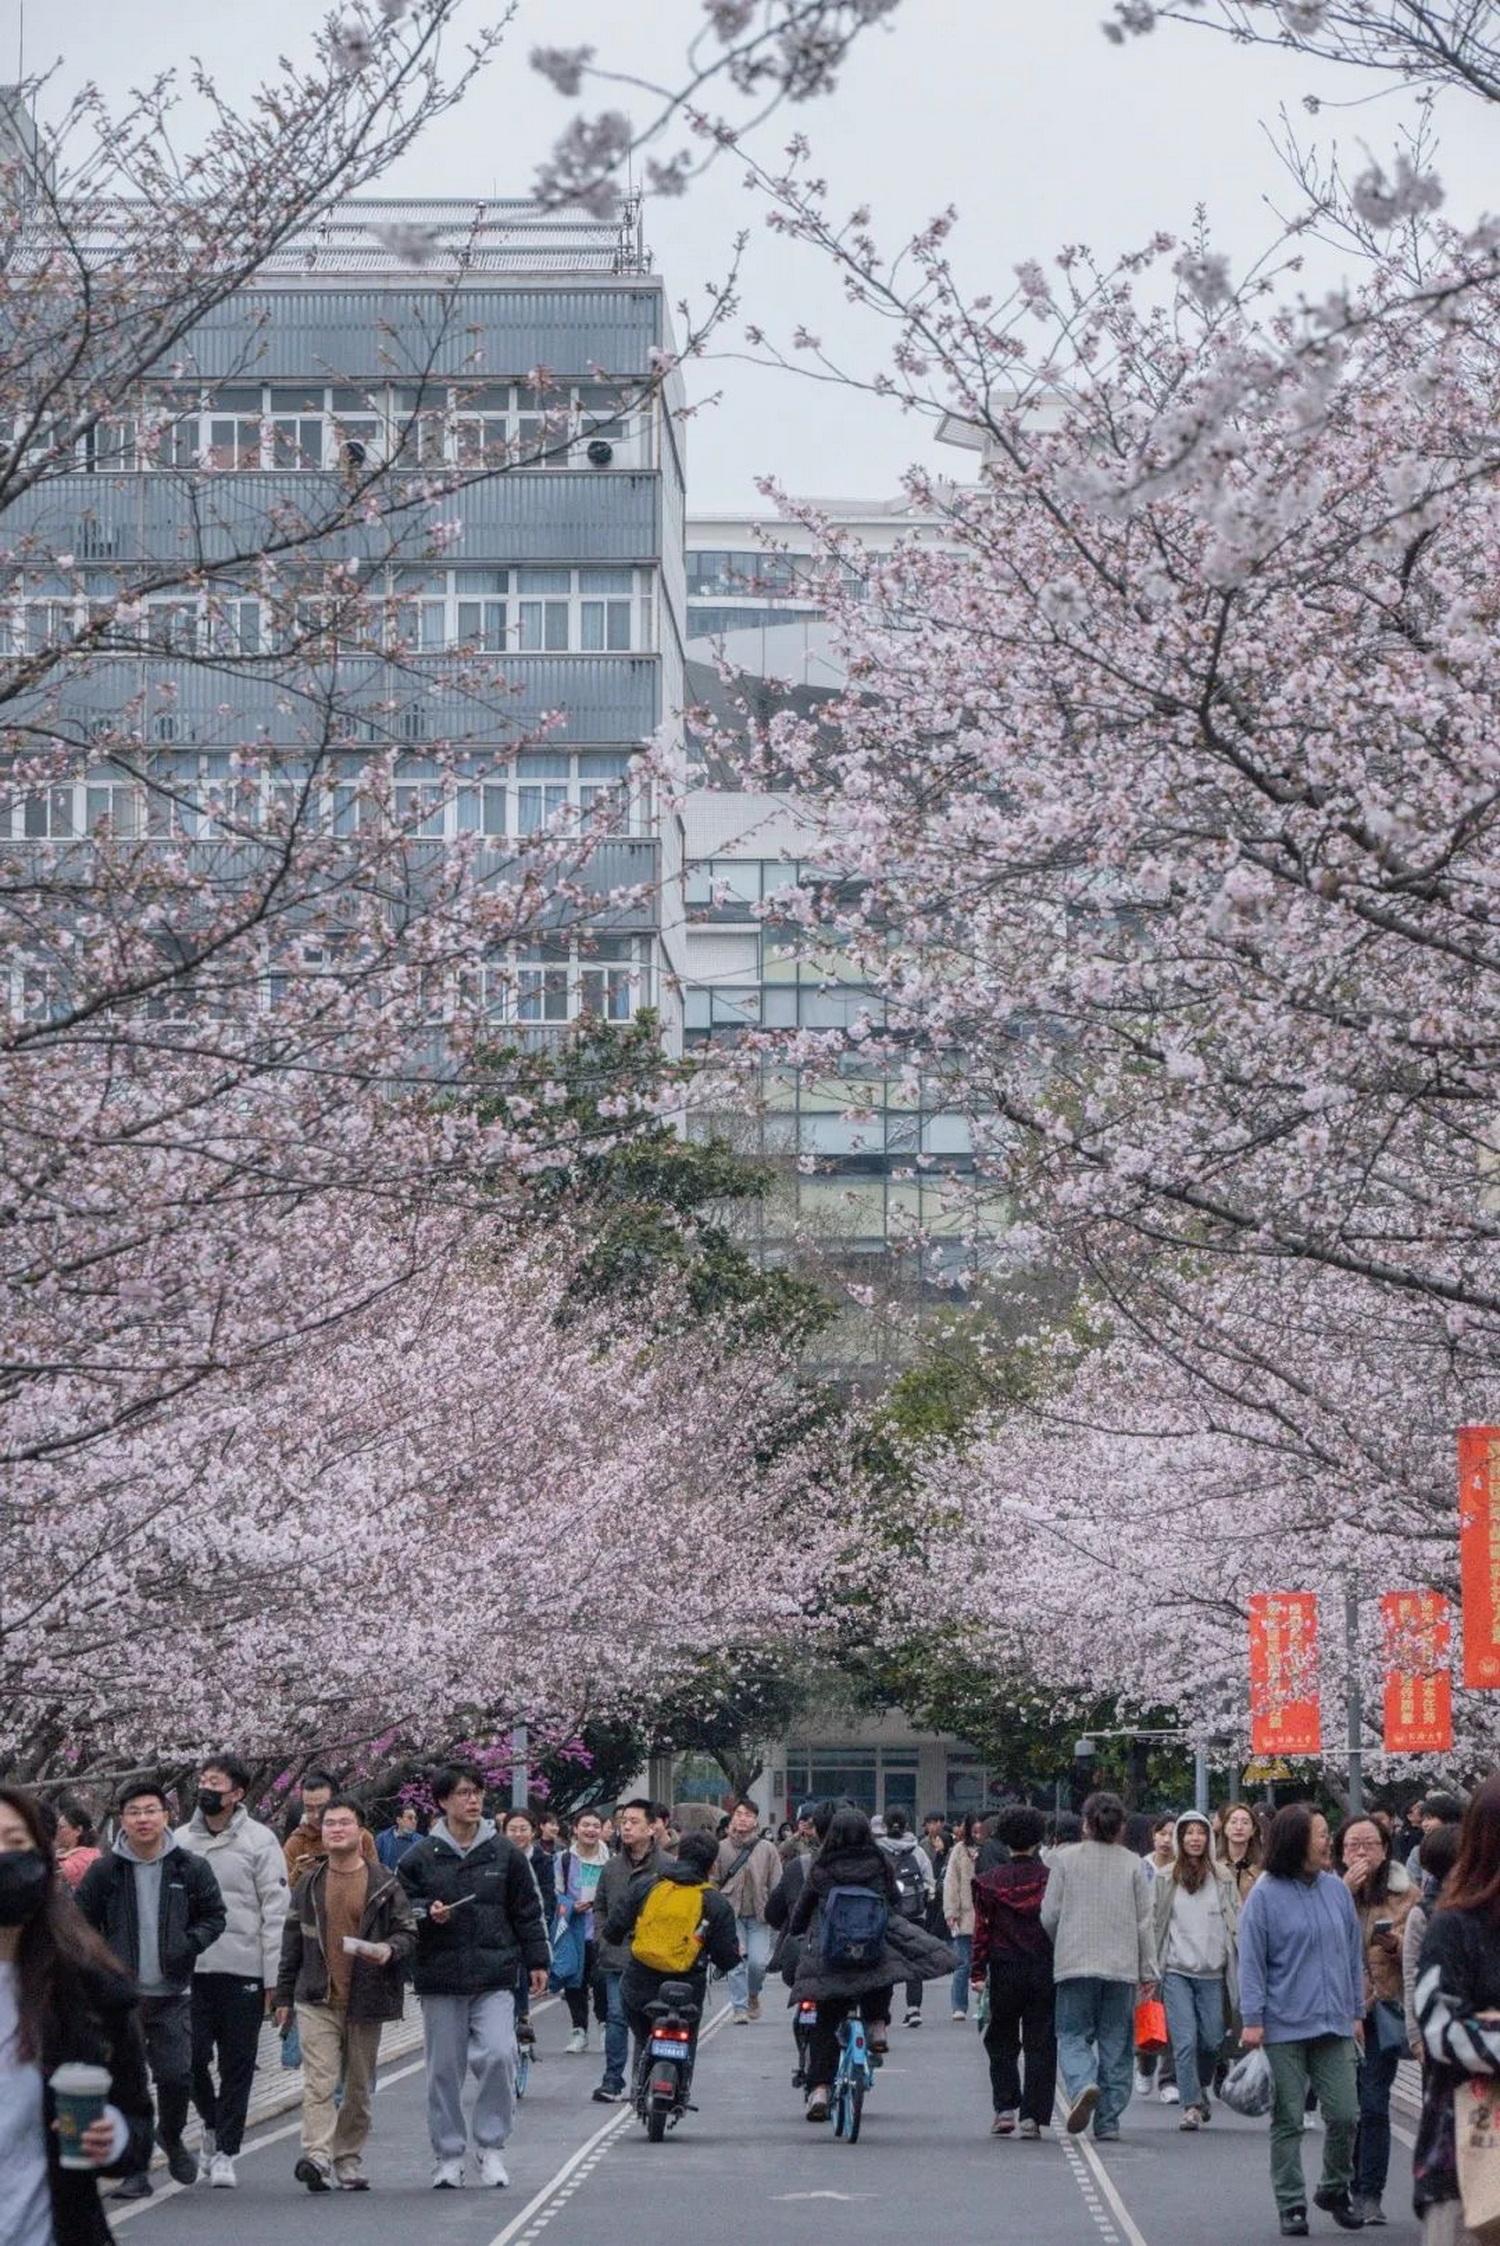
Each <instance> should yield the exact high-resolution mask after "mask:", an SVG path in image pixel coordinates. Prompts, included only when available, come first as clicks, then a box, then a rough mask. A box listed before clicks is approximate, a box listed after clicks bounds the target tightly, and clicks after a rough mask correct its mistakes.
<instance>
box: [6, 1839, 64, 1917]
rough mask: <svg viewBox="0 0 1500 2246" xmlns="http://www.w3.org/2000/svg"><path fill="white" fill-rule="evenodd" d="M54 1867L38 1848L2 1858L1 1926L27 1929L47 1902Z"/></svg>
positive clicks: (17, 1850) (8, 1852) (8, 1853)
mask: <svg viewBox="0 0 1500 2246" xmlns="http://www.w3.org/2000/svg"><path fill="white" fill-rule="evenodd" d="M51 1882H52V1866H51V1865H50V1864H49V1863H48V1861H47V1859H46V1857H45V1856H44V1855H43V1854H42V1853H41V1850H40V1849H36V1848H12V1849H8V1850H6V1851H5V1852H4V1853H3V1854H0V1926H25V1925H26V1924H27V1923H28V1922H29V1921H30V1920H31V1919H34V1918H35V1917H36V1914H37V1912H38V1911H39V1910H40V1909H41V1907H42V1905H43V1903H44V1902H45V1901H46V1899H47V1889H48V1887H49V1886H50V1885H51Z"/></svg>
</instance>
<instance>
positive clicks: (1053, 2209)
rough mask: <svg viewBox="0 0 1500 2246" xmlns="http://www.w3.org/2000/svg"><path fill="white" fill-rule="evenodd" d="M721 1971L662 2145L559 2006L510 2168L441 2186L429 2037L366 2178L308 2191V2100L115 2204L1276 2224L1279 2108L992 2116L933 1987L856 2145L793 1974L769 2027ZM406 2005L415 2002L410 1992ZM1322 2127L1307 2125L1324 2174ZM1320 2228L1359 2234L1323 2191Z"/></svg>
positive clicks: (335, 2222)
mask: <svg viewBox="0 0 1500 2246" xmlns="http://www.w3.org/2000/svg"><path fill="white" fill-rule="evenodd" d="M721 1994H722V1992H715V1995H714V1997H713V1999H712V2001H711V2005H710V2021H709V2029H708V2032H707V2036H706V2039H705V2044H704V2048H703V2051H702V2057H701V2060H700V2064H699V2068H698V2074H697V2080H696V2084H695V2097H696V2100H697V2103H698V2105H699V2108H700V2110H699V2111H698V2112H697V2113H693V2114H690V2115H689V2116H688V2117H687V2119H686V2121H685V2122H684V2123H683V2125H682V2127H681V2128H680V2129H678V2130H677V2131H676V2132H674V2133H673V2134H672V2135H671V2136H669V2137H668V2138H667V2140H666V2142H665V2143H663V2144H660V2145H651V2144H648V2143H647V2142H646V2139H645V2134H644V2132H643V2130H642V2129H641V2127H640V2124H639V2123H638V2122H637V2121H636V2120H635V2119H634V2116H633V2115H631V2114H630V2112H629V2111H628V2109H627V2108H624V2107H618V2106H616V2107H611V2106H596V2105H594V2104H593V2103H592V2102H591V2100H590V2097H589V2093H590V2091H591V2090H592V2089H593V2087H594V2085H595V2083H596V2082H597V2081H598V2079H599V2066H600V2059H599V2051H598V2048H597V2030H596V2031H595V2043H594V2047H593V2048H591V2050H590V2051H589V2053H588V2054H587V2056H585V2057H582V2058H568V2057H566V2056H564V2054H563V2049H562V2046H563V2042H564V2039H565V2035H566V2025H567V2023H566V2020H565V2018H564V2016H563V2013H562V2008H561V2006H559V2005H548V2006H547V2007H545V2008H544V2010H543V2012H542V2013H541V2015H540V2017H539V2018H538V2021H537V2029H538V2037H539V2041H540V2044H541V2048H542V2051H543V2054H544V2056H543V2060H542V2063H541V2064H540V2065H539V2066H537V2067H536V2068H535V2069H534V2070H533V2074H532V2080H531V2089H530V2091H529V2092H528V2095H527V2098H526V2101H525V2103H524V2105H523V2106H522V2108H521V2111H520V2115H519V2118H518V2121H517V2126H516V2130H515V2134H514V2136H513V2137H512V2139H511V2142H510V2145H509V2147H508V2148H507V2153H506V2158H507V2161H508V2163H509V2167H510V2176H511V2182H510V2188H509V2189H508V2190H505V2191H497V2190H488V2191H486V2190H481V2189H480V2188H479V2187H478V2186H477V2185H470V2186H469V2187H468V2188H466V2189H465V2190H463V2191H455V2192H434V2191H433V2190H432V2189H431V2187H430V2166H431V2163H430V2157H429V2153H428V2146H427V2136H426V2130H425V2127H424V2120H423V2080H422V2062H421V2057H420V2054H416V2055H410V2056H405V2057H401V2058H398V2059H396V2060H394V2061H393V2062H392V2063H391V2065H390V2066H389V2067H388V2068H387V2069H384V2070H383V2080H382V2083H381V2088H380V2093H379V2096H378V2097H377V2099H376V2104H375V2126H374V2130H373V2132H372V2135H371V2139H370V2144H369V2148H368V2151H367V2155H366V2168H367V2172H368V2173H369V2176H370V2179H371V2184H372V2187H373V2188H372V2189H371V2191H370V2192H368V2193H358V2194H355V2193H329V2194H327V2195H326V2196H319V2197H317V2198H316V2199H315V2200H314V2199H312V2197H311V2195H310V2194H309V2193H308V2192H306V2191H305V2190H304V2189H303V2187H302V2186H301V2185H300V2184H298V2183H296V2182H295V2181H294V2179H293V2176H292V2163H293V2161H294V2160H295V2158H296V2156H297V2149H298V2145H297V2118H296V2115H295V2114H292V2113H288V2114H285V2115H283V2116H281V2117H279V2118H278V2119H276V2120H273V2121H271V2122H269V2123H266V2124H264V2125H262V2126H261V2127H260V2128H259V2129H256V2130H253V2131H252V2132H251V2134H250V2136H249V2137H248V2138H247V2141H246V2146H245V2150H244V2152H243V2154H242V2155H241V2158H240V2161H239V2164H238V2171H239V2179H240V2180H239V2188H238V2189H237V2190H235V2191H233V2192H228V2191H210V2190H209V2189H208V2188H207V2187H206V2186H202V2185H200V2186H197V2187H196V2188H195V2189H193V2190H191V2191H179V2190H177V2189H176V2188H175V2187H173V2186H171V2185H170V2184H168V2183H167V2182H166V2180H165V2178H164V2177H163V2176H162V2174H161V2171H160V2170H159V2169H158V2170H157V2172H156V2174H157V2191H156V2196H155V2197H154V2198H153V2199H151V2200H149V2201H146V2202H143V2203H140V2204H139V2205H137V2206H133V2207H129V2208H123V2209H113V2208H112V2209H111V2210H110V2212H111V2215H112V2217H113V2219H114V2220H115V2222H116V2224H117V2226H118V2230H119V2235H120V2237H121V2239H122V2240H124V2241H126V2242H127V2246H205V2242H207V2241H214V2242H220V2241H222V2242H223V2246H286V2241H287V2240H288V2239H289V2238H296V2239H298V2240H299V2241H307V2240H309V2239H311V2238H313V2237H316V2238H318V2239H320V2240H321V2239H324V2238H327V2239H330V2240H335V2241H344V2240H347V2241H354V2240H361V2241H365V2240H371V2241H373V2240H385V2239H398V2238H399V2239H408V2238H413V2239H420V2240H421V2241H423V2246H427V2242H429V2241H431V2242H433V2246H533V2242H534V2241H537V2240H541V2239H545V2241H546V2246H598V2241H599V2239H600V2238H601V2237H608V2238H610V2239H612V2240H614V2241H618V2242H620V2246H646V2242H648V2241H653V2240H655V2239H656V2238H657V2237H659V2236H661V2235H663V2224H664V2222H665V2223H666V2228H667V2230H668V2231H670V2232H671V2233H672V2234H673V2235H674V2236H676V2237H685V2236H689V2235H691V2233H692V2232H693V2231H694V2230H700V2231H701V2233H702V2235H704V2236H710V2235H720V2236H722V2235H723V2234H724V2232H725V2228H726V2225H727V2226H729V2228H730V2230H731V2231H732V2234H733V2235H734V2236H735V2237H737V2238H744V2239H748V2240H759V2239H769V2240H774V2241H775V2246H854V2242H856V2241H857V2242H858V2246H885V2242H887V2241H889V2242H890V2246H903V2242H909V2241H910V2240H911V2239H912V2238H913V2237H915V2236H918V2235H921V2236H925V2237H953V2238H972V2239H976V2240H992V2241H1014V2246H1100V2242H1101V2241H1102V2242H1103V2246H1251V2242H1258V2241H1261V2240H1267V2241H1269V2240H1274V2239H1276V2237H1277V2235H1278V2234H1277V2228H1276V2217H1275V2211H1274V2208H1273V2206H1272V2201H1271V2191H1270V2182H1269V2176H1268V2168H1267V2150H1266V2125H1265V2123H1264V2122H1250V2121H1241V2120H1239V2119H1238V2118H1237V2117H1236V2116H1234V2115H1232V2114H1229V2113H1226V2112H1225V2111H1224V2110H1223V2109H1222V2108H1218V2109H1216V2111H1215V2116H1214V2120H1213V2124H1212V2126H1211V2127H1210V2128H1209V2129H1207V2130H1205V2131H1202V2132H1201V2133H1200V2134H1198V2135H1196V2136H1192V2135H1185V2134H1182V2133H1180V2132H1179V2130H1178V2127H1177V2122H1178V2111H1177V2109H1176V2108H1175V2107H1170V2106H1162V2105H1159V2104H1158V2103H1157V2102H1156V2100H1155V2098H1154V2097H1153V2098H1142V2097H1137V2098H1135V2099H1134V2100H1133V2101H1132V2103H1131V2105H1130V2108H1129V2110H1128V2111H1127V2113H1126V2115H1125V2120H1124V2125H1123V2134H1122V2138H1121V2141H1120V2143H1118V2144H1115V2145H1105V2146H1099V2147H1097V2148H1096V2147H1095V2146H1094V2144H1093V2143H1092V2140H1091V2139H1089V2138H1086V2137H1085V2138H1077V2139H1069V2138H1060V2137H1057V2136H1055V2135H1054V2134H1053V2133H1051V2132H1049V2134H1048V2137H1047V2138H1046V2139H1044V2141H1043V2142H1042V2143H1040V2144H1023V2143H1021V2142H1020V2141H1019V2139H1016V2138H1011V2139H995V2138H991V2137H990V2135H989V2122H990V2104H989V2085H988V2079H987V2076H986V2072H985V2066H984V2054H983V2051H982V2049H981V2047H980V2044H979V2040H978V2037H977V2036H976V2034H975V2032H974V2029H973V2028H972V2027H971V2026H970V2027H962V2026H959V2025H958V2024H956V2023H955V2022H953V2021H950V2020H949V2019H947V2018H946V2017H945V2016H944V2015H943V2014H942V2013H941V2012H939V2011H938V2009H937V2007H936V2006H934V2005H933V2004H932V2002H931V1998H930V1997H929V2003H928V2013H929V2017H928V2019H927V2021H926V2023H925V2024H924V2025H923V2026H922V2027H921V2028H920V2029H915V2030H914V2029H903V2028H900V2027H896V2028H894V2029H893V2030H892V2038H891V2057H890V2060H889V2062H888V2063H887V2065H886V2066H885V2067H884V2068H883V2069H882V2071H881V2074H880V2077H879V2079H878V2081H877V2083H876V2087H875V2091H874V2094H873V2096H872V2097H871V2099H870V2101H869V2103H868V2104H867V2106H866V2108H865V2124H864V2129H863V2132H862V2134H861V2136H860V2140H859V2142H858V2144H856V2145H852V2146H851V2145H845V2144H841V2143H840V2142H839V2141H838V2140H837V2139H836V2138H835V2137H834V2135H833V2132H832V2130H831V2129H829V2128H822V2129H814V2128H813V2127H811V2126H810V2125H809V2124H808V2123H807V2122H805V2121H804V2120H803V2119H802V2111H801V2105H802V2102H801V2097H800V2094H799V2093H798V2092H796V2091H794V2090H793V2089H792V2087H791V2070H792V2044H791V2035H790V2031H789V2028H788V2026H787V2024H786V2018H785V2015H784V2014H783V2013H782V2012H781V2011H780V2009H779V1992H778V1993H777V1994H776V1995H774V1996H773V1992H772V1991H771V1990H768V1991H767V2014H766V2017H765V2019H764V2020H763V2021H761V2022H760V2023H759V2024H758V2025H756V2026H754V2027H748V2028H735V2027H731V2026H729V2025H728V2024H727V2018H726V2012H725V2008H724V2007H723V2006H722V2003H721ZM407 2001H408V2006H410V2005H411V2003H412V2002H413V2000H412V1999H411V1998H408V2000H407ZM1396 2128H1397V2137H1396V2142H1395V2145H1394V2147H1393V2154H1392V2162H1391V2181H1390V2186H1389V2189H1388V2191H1387V2194H1386V2210H1387V2213H1388V2215H1389V2217H1390V2223H1389V2227H1388V2228H1387V2229H1386V2230H1385V2231H1384V2232H1380V2233H1372V2238H1373V2237H1374V2236H1379V2237H1381V2238H1383V2239H1384V2240H1387V2241H1389V2246H1415V2241H1416V2239H1417V2236H1418V2231H1417V2225H1416V2223H1415V2221H1414V2219H1413V2217H1412V2214H1411V2154H1410V2134H1411V2120H1410V2116H1408V2115H1402V2116H1399V2117H1398V2119H1397V2123H1396ZM1320 2152H1321V2136H1320V2134H1319V2132H1318V2131H1317V2129H1316V2128H1313V2129H1310V2130H1309V2132H1308V2135H1307V2138H1306V2141H1305V2153H1306V2160H1307V2167H1308V2171H1309V2180H1310V2183H1311V2184H1315V2183H1316V2181H1317V2161H1318V2158H1319V2156H1320ZM1311 2223H1312V2230H1313V2234H1314V2235H1315V2236H1326V2237H1328V2238H1330V2239H1332V2238H1337V2237H1342V2236H1343V2235H1344V2234H1343V2233H1342V2232H1340V2231H1337V2230H1336V2229H1335V2227H1334V2225H1333V2223H1332V2220H1331V2219H1330V2218H1329V2217H1328V2216H1326V2215H1320V2214H1318V2213H1317V2212H1316V2211H1314V2212H1313V2214H1312V2217H1311Z"/></svg>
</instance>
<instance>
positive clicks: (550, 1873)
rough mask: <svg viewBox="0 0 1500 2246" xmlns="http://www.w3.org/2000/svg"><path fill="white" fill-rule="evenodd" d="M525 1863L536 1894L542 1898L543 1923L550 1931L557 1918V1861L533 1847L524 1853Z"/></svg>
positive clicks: (541, 1849)
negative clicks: (533, 1880) (534, 1883)
mask: <svg viewBox="0 0 1500 2246" xmlns="http://www.w3.org/2000/svg"><path fill="white" fill-rule="evenodd" d="M526 1861H527V1863H528V1864H529V1865H530V1866H531V1871H532V1877H533V1878H534V1879H535V1881H536V1888H537V1893H538V1894H539V1895H540V1896H541V1898H542V1919H543V1923H544V1924H545V1925H546V1926H547V1927H548V1928H549V1929H550V1927H551V1925H552V1921H553V1920H554V1919H555V1918H556V1916H557V1861H556V1858H555V1857H551V1856H549V1855H548V1854H547V1851H546V1849H545V1848H541V1847H539V1846H535V1845H533V1846H532V1847H531V1848H528V1849H527V1851H526Z"/></svg>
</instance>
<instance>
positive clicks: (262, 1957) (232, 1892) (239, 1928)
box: [173, 1804, 290, 1989]
mask: <svg viewBox="0 0 1500 2246" xmlns="http://www.w3.org/2000/svg"><path fill="white" fill-rule="evenodd" d="M173 1837H174V1838H175V1840H176V1842H177V1845H178V1847H179V1848H185V1849H187V1850H189V1851H190V1853H191V1854H192V1855H194V1856H201V1857H202V1858H203V1859H204V1861H205V1862H206V1863H207V1864H209V1865H210V1866H211V1867H212V1870H213V1875H214V1878H215V1879H216V1880H217V1881H218V1883H219V1892H220V1893H221V1894H222V1896H223V1898H224V1908H225V1909H226V1911H227V1912H228V1913H229V1923H228V1924H227V1926H226V1927H225V1929H224V1931H223V1933H222V1934H221V1935H220V1936H219V1939H218V1940H217V1942H211V1943H210V1944H209V1946H208V1948H207V1949H206V1950H205V1951H204V1952H203V1955H202V1956H201V1957H200V1958H199V1960H198V1963H197V1966H196V1968H195V1970H196V1971H197V1972H199V1973H235V1974H238V1975H239V1976H240V1978H241V1979H242V1980H245V1981H263V1982H264V1983H265V1985H266V1987H267V1988H268V1989H274V1988H275V1986H276V1975H277V1973H278V1971H279V1969H280V1965H281V1930H282V1928H283V1927H284V1926H285V1924H286V1915H287V1910H288V1907H289V1902H290V1897H289V1893H288V1889H287V1880H286V1859H285V1857H284V1856H283V1855H282V1853H281V1843H280V1841H279V1840H278V1839H277V1838H276V1835H275V1834H274V1833H273V1832H272V1830H271V1828H270V1826H269V1825H261V1824H258V1823H257V1822H256V1820H255V1819H254V1818H253V1817H252V1816H251V1815H250V1813H249V1811H248V1810H247V1809H246V1808H245V1807H244V1806H243V1804H241V1806H240V1807H239V1808H238V1809H236V1811H235V1813H234V1815H233V1816H232V1817H231V1818H230V1820H229V1823H228V1824H227V1825H226V1826H225V1827H224V1830H223V1832H222V1833H211V1832H210V1831H209V1829H208V1827H207V1826H206V1825H205V1824H204V1822H203V1815H202V1812H201V1811H200V1810H194V1812H193V1814H192V1816H191V1817H190V1818H189V1819H188V1822H187V1823H186V1824H185V1825H180V1826H179V1827H178V1829H177V1831H176V1833H175V1835H174V1836H173Z"/></svg>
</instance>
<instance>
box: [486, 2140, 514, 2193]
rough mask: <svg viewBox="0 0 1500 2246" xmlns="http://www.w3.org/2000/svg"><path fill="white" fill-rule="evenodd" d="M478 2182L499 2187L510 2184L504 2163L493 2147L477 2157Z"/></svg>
mask: <svg viewBox="0 0 1500 2246" xmlns="http://www.w3.org/2000/svg"><path fill="white" fill-rule="evenodd" d="M479 2181H480V2182H481V2183H482V2184H499V2185H504V2184H508V2183H509V2182H510V2177H509V2175H508V2174H507V2172H506V2166H505V2162H504V2160H503V2159H502V2158H501V2156H500V2154H499V2152H498V2151H497V2150H496V2148H495V2147H494V2146H493V2145H491V2146H489V2148H488V2149H487V2150H486V2151H484V2152H482V2153H481V2154H480V2155H479Z"/></svg>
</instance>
